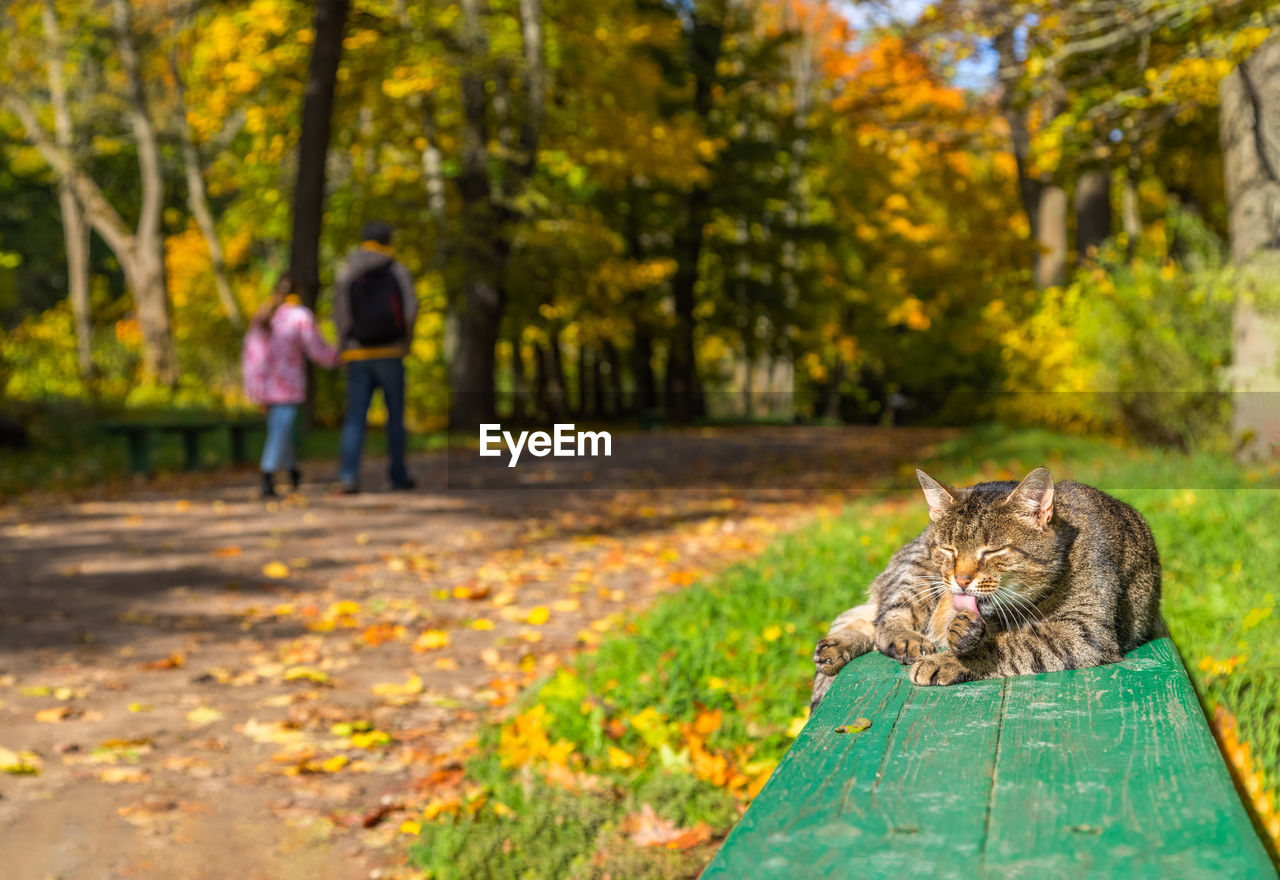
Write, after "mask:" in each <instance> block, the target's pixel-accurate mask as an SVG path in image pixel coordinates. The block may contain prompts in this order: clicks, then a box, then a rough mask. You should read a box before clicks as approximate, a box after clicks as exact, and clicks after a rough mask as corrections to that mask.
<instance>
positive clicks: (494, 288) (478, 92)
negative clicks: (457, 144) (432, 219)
mask: <svg viewBox="0 0 1280 880" xmlns="http://www.w3.org/2000/svg"><path fill="white" fill-rule="evenodd" d="M461 7H462V21H463V27H462V45H463V49H464V53H465V55H466V58H465V59H464V61H463V65H462V74H461V77H460V79H461V83H460V85H461V94H462V136H461V154H462V155H461V168H460V169H459V172H458V177H457V186H458V193H459V195H460V196H461V197H462V217H461V223H460V235H459V239H460V243H459V247H458V254H459V257H460V258H461V259H462V260H463V261H464V265H465V272H466V276H465V279H464V280H463V282H462V284H461V286H460V289H459V296H458V297H457V301H456V302H455V309H456V311H457V316H458V345H457V348H456V349H455V351H454V357H453V363H452V364H451V367H452V369H451V375H450V377H449V378H450V385H451V388H452V391H453V395H452V402H451V407H450V413H449V423H450V425H451V426H452V427H453V428H454V430H467V429H470V428H473V427H475V426H476V425H478V424H480V423H481V422H483V421H488V420H491V419H492V418H493V412H494V367H495V360H494V352H493V347H494V345H495V344H496V343H497V340H498V328H499V326H500V325H501V323H502V315H503V311H504V310H505V307H506V291H505V289H504V288H503V274H504V269H505V266H506V260H507V257H508V255H509V254H510V251H511V242H510V240H509V238H508V236H509V232H508V231H507V225H508V223H509V221H510V220H511V219H512V218H511V216H510V214H511V212H510V210H509V208H508V206H507V203H506V202H505V201H504V202H502V203H500V204H499V203H496V202H495V198H494V185H493V181H492V180H491V179H490V177H489V173H490V167H489V166H490V161H489V160H490V155H489V134H488V132H489V126H488V111H489V98H488V88H489V82H488V78H487V76H486V75H485V73H484V71H485V70H486V69H487V65H488V61H487V57H488V46H487V42H486V40H485V35H484V27H483V23H482V22H481V20H480V16H481V11H482V7H483V0H462V2H461ZM520 25H521V37H522V39H523V54H524V70H523V76H522V84H523V92H524V98H525V103H526V107H525V118H524V122H523V125H522V127H521V130H520V150H519V155H518V156H516V157H515V158H514V159H511V160H509V161H508V163H507V164H506V165H505V166H504V168H503V171H502V172H500V174H499V177H498V179H499V180H501V181H503V194H504V196H505V198H508V199H509V198H513V197H514V196H515V195H516V194H517V192H518V190H519V189H520V188H521V187H523V186H524V185H525V184H526V183H528V180H529V177H530V176H531V175H532V174H533V170H534V168H535V166H536V163H537V153H538V142H539V139H540V137H541V135H542V119H543V116H544V106H545V100H546V94H545V89H546V86H545V76H544V73H543V62H542V4H541V0H521V3H520ZM562 382H563V380H562ZM561 387H562V388H563V384H562V385H561Z"/></svg>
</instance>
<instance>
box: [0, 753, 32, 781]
mask: <svg viewBox="0 0 1280 880" xmlns="http://www.w3.org/2000/svg"><path fill="white" fill-rule="evenodd" d="M39 772H40V756H39V755H37V754H36V753H35V752H26V751H23V752H14V751H11V750H9V749H6V748H5V747H4V746H0V773H9V774H11V775H13V776H35V775H36V774H38V773H39Z"/></svg>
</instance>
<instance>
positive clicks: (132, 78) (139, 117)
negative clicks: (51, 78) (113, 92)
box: [112, 0, 178, 386]
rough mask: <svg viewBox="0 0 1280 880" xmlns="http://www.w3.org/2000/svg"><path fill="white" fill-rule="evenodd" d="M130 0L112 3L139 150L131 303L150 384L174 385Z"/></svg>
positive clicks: (154, 164)
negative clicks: (139, 196) (139, 197)
mask: <svg viewBox="0 0 1280 880" xmlns="http://www.w3.org/2000/svg"><path fill="white" fill-rule="evenodd" d="M130 2H131V0H112V9H113V12H114V15H115V27H116V45H117V48H118V51H119V52H120V62H121V67H123V68H124V72H125V82H126V85H127V97H128V110H127V112H126V115H127V117H128V119H129V127H130V128H131V129H132V130H133V137H134V141H135V142H136V145H137V149H138V175H139V179H140V183H141V190H142V206H141V209H140V210H139V213H138V230H137V233H136V235H135V236H134V243H133V251H134V253H133V262H134V264H135V265H134V269H133V270H132V272H131V271H130V270H129V269H128V268H127V266H125V267H123V268H125V274H126V276H128V275H132V278H133V283H131V285H130V286H131V287H132V289H133V296H134V302H135V304H136V305H137V312H138V323H139V324H140V325H141V328H142V339H143V370H144V371H145V372H146V373H147V374H148V375H149V376H150V377H151V378H152V379H154V380H156V381H159V382H160V383H162V384H165V385H169V386H173V385H176V384H177V382H178V358H177V353H176V352H175V350H174V347H173V332H172V329H171V326H170V322H169V292H168V289H167V287H166V278H165V271H164V266H165V263H164V231H163V230H162V229H161V226H160V223H161V219H162V216H163V211H164V168H163V166H162V165H161V162H160V145H159V142H158V139H157V137H156V130H155V126H154V125H153V124H152V122H151V116H150V114H149V113H148V109H147V99H146V92H145V90H144V89H143V85H142V72H141V68H140V66H139V62H138V55H137V51H136V49H135V47H134V42H133V41H134V35H133V10H132V9H131V8H130V6H129V3H130Z"/></svg>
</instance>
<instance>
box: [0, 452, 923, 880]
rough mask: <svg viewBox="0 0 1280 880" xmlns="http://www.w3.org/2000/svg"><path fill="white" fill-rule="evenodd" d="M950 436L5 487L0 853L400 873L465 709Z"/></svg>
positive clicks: (175, 867)
mask: <svg viewBox="0 0 1280 880" xmlns="http://www.w3.org/2000/svg"><path fill="white" fill-rule="evenodd" d="M941 436H942V435H941V433H940V432H936V431H922V430H921V431H916V430H887V429H871V428H840V429H833V428H827V429H818V428H752V429H735V430H718V429H717V430H701V431H697V430H692V431H667V432H662V433H659V434H652V435H619V436H617V437H615V439H614V444H615V445H614V454H613V457H612V458H611V459H609V460H607V462H604V463H599V462H597V463H596V464H595V465H594V466H595V467H596V468H597V470H599V471H601V472H603V473H604V476H605V477H607V479H602V480H601V481H600V485H601V488H585V489H584V488H581V485H582V483H581V481H580V480H579V481H576V482H574V483H573V485H575V486H577V488H566V487H565V486H559V487H557V472H556V470H555V467H556V466H555V464H554V463H552V462H550V461H549V460H543V461H533V462H530V463H529V464H528V466H527V469H526V465H525V464H524V463H522V465H521V473H522V474H525V475H526V477H527V478H528V479H527V486H528V487H524V488H522V487H516V486H512V485H508V486H507V487H506V488H501V489H486V490H461V489H457V488H450V486H455V487H456V486H458V485H460V484H463V483H465V480H462V479H460V477H461V476H463V474H461V473H460V471H459V469H458V468H457V467H456V461H455V467H454V469H453V471H452V472H451V471H450V467H449V461H448V459H447V457H446V456H444V455H434V456H423V457H421V458H419V459H417V460H415V462H414V463H413V464H414V470H415V472H416V474H417V475H418V476H419V478H420V484H421V486H420V488H419V489H418V490H417V491H415V492H412V493H400V494H384V493H376V492H374V493H368V494H363V495H356V496H338V495H331V494H326V492H325V487H324V486H323V485H320V484H313V485H305V486H304V487H303V490H302V491H301V492H300V493H297V494H294V495H290V496H288V497H287V498H285V499H284V500H282V501H280V502H273V503H270V504H264V503H263V502H261V501H259V500H257V499H256V498H254V497H253V495H252V491H251V489H250V488H248V487H249V484H250V483H251V482H252V479H253V477H252V474H246V473H234V474H232V473H224V474H219V475H211V476H209V478H208V479H207V480H203V479H202V480H201V485H199V486H196V487H192V486H185V487H183V488H182V489H181V490H177V489H173V488H170V489H165V488H163V484H160V486H158V487H150V488H146V489H138V490H135V491H130V492H127V493H123V494H121V495H118V496H116V497H102V498H87V499H82V500H76V501H65V502H59V503H52V502H41V503H39V504H26V505H21V506H11V507H7V508H0V571H2V572H3V574H2V575H0V766H6V765H7V766H8V768H9V770H8V772H6V773H3V774H0V853H3V868H2V869H0V872H2V873H3V875H4V877H5V878H7V880H49V878H57V880H126V878H128V880H132V878H165V880H225V878H230V877H235V878H242V880H259V878H260V880H290V878H302V880H329V878H333V880H351V878H362V877H371V876H373V877H384V878H392V877H398V876H402V875H407V874H406V870H405V869H404V868H403V864H404V848H405V845H406V844H407V843H408V842H409V840H410V838H409V837H408V836H407V832H406V831H405V830H402V826H403V825H404V824H405V822H406V820H412V819H414V818H417V817H420V816H421V815H422V812H423V809H424V807H425V808H427V809H431V808H432V806H433V805H437V806H438V805H440V804H442V803H445V802H446V800H447V797H456V796H458V795H459V794H461V795H462V796H465V794H466V793H465V792H459V791H458V784H459V779H460V776H461V774H460V772H459V766H460V762H461V761H463V760H465V758H466V756H467V754H468V753H469V750H471V749H473V748H474V735H475V732H476V729H477V726H478V725H479V723H481V722H482V721H483V720H485V719H488V718H493V717H496V716H498V715H500V713H502V712H504V711H505V710H504V707H505V706H507V705H508V704H509V703H511V701H512V700H513V699H515V697H516V696H517V695H518V693H519V691H520V689H522V688H523V687H526V686H527V685H529V684H530V683H531V682H533V681H535V680H536V679H537V678H538V677H540V676H541V675H542V674H544V673H545V672H546V671H547V670H548V669H550V668H553V667H554V666H555V665H556V664H557V663H559V662H562V661H563V659H564V658H565V657H566V656H567V655H568V654H570V653H571V652H573V651H574V650H578V649H581V648H582V647H583V646H587V645H590V644H593V643H594V642H595V641H598V640H599V638H601V636H602V635H603V634H605V633H608V632H609V631H610V630H615V629H618V628H620V627H621V626H622V625H624V622H625V620H626V618H627V615H629V614H631V613H633V612H634V611H636V610H638V609H640V608H643V607H644V606H645V605H646V604H647V603H649V602H650V601H652V599H653V598H654V596H655V595H657V594H659V593H662V592H665V591H671V590H677V589H680V588H682V587H685V586H687V585H689V584H690V583H692V582H694V581H695V580H697V579H699V578H701V577H703V576H704V575H705V574H707V573H709V572H712V571H715V570H717V569H719V568H721V567H723V566H724V565H726V564H729V563H731V562H733V561H736V560H740V559H743V558H747V557H750V556H752V555H754V554H756V553H758V552H759V551H760V550H761V549H762V548H763V547H764V546H766V545H767V544H768V542H769V541H770V540H771V539H772V538H773V537H774V536H775V535H777V534H778V533H779V532H781V531H784V530H787V529H791V528H794V527H795V526H797V525H799V524H801V523H802V522H804V521H805V520H806V519H807V518H809V517H811V516H813V515H814V514H815V513H817V512H819V511H821V510H824V509H825V510H834V509H837V508H838V506H839V505H840V504H841V503H842V502H843V501H844V500H845V499H846V498H847V497H848V493H849V492H851V491H855V490H859V489H865V488H867V487H869V486H871V485H872V484H874V483H879V482H881V481H883V480H884V479H886V478H892V479H895V480H896V481H898V482H901V483H903V485H906V482H905V481H904V477H903V473H904V472H903V471H902V470H901V468H902V466H904V464H905V463H907V462H912V461H917V460H919V459H920V458H921V457H922V456H924V455H925V454H926V451H927V449H928V448H929V446H930V445H931V444H933V443H934V442H936V441H937V440H938V439H939V438H940V437H941ZM375 466H383V467H384V466H385V465H383V464H382V463H371V465H370V470H369V483H370V485H373V484H376V483H377V478H378V477H379V476H380V474H378V473H377V470H376V467H375ZM317 469H318V470H325V468H324V467H323V466H317ZM329 469H331V466H330V468H329ZM539 469H541V471H540V470H539ZM906 473H907V474H908V475H909V471H907V472H906ZM539 474H541V476H539ZM588 479H590V477H588ZM566 485H568V484H566ZM606 485H607V488H604V486H606ZM857 586H858V585H850V587H851V589H852V588H856V587H857ZM816 635H817V634H812V633H805V634H803V638H804V639H805V640H806V641H807V640H809V639H810V638H811V637H813V636H816ZM24 771H25V772H24Z"/></svg>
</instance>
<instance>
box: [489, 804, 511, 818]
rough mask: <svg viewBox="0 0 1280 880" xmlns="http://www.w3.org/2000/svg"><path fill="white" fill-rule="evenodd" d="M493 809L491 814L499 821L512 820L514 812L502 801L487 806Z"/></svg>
mask: <svg viewBox="0 0 1280 880" xmlns="http://www.w3.org/2000/svg"><path fill="white" fill-rule="evenodd" d="M489 806H490V807H492V808H493V814H494V815H495V816H497V817H498V818H499V819H510V818H514V817H515V814H516V811H515V810H513V809H511V808H510V807H508V806H507V805H506V804H504V803H503V802H502V801H493V802H491V803H490V804H489Z"/></svg>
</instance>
